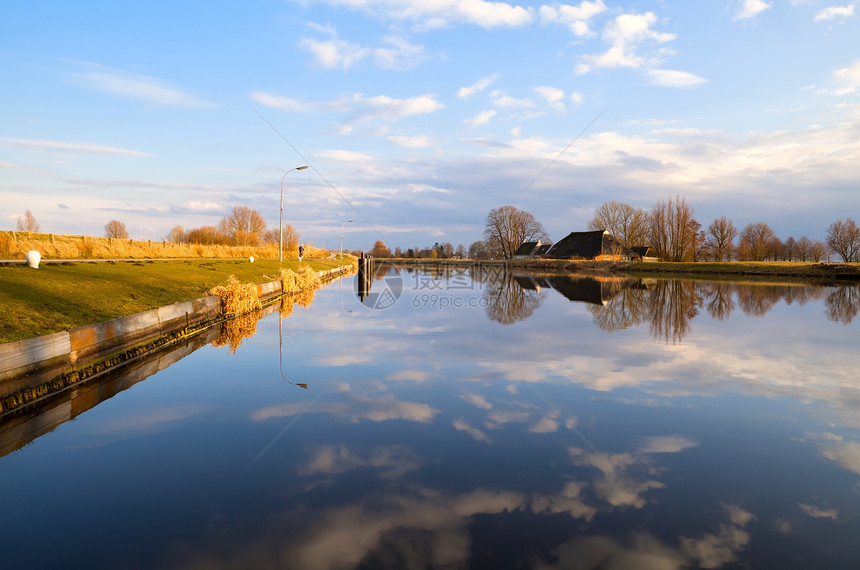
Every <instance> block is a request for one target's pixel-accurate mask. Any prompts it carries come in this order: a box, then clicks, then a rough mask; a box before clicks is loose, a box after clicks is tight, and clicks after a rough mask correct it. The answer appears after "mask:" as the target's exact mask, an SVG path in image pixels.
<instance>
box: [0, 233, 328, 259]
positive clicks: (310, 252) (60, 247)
mask: <svg viewBox="0 0 860 570" xmlns="http://www.w3.org/2000/svg"><path fill="white" fill-rule="evenodd" d="M30 250H36V251H38V252H39V253H41V254H42V257H43V258H45V259H152V258H170V259H173V258H185V257H207V258H236V257H251V256H254V257H256V258H258V259H277V257H278V246H277V245H265V246H259V247H252V246H229V245H204V244H188V243H169V242H166V241H151V240H136V239H116V238H101V237H91V236H76V235H56V234H37V233H25V232H11V231H2V232H0V258H3V259H23V258H24V256H25V255H26V254H27V252H28V251H30ZM288 253H291V254H292V255H293V257H295V256H296V255H298V252H297V251H296V252H288ZM326 256H328V252H326V251H325V250H322V249H318V248H313V247H310V246H309V247H308V248H307V249H306V250H305V257H308V258H310V257H319V258H322V257H326Z"/></svg>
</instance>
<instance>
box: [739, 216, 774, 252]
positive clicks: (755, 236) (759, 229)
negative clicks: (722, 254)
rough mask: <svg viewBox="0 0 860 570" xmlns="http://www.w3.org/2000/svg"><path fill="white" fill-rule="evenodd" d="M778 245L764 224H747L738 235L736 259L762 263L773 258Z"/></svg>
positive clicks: (769, 229) (770, 230)
mask: <svg viewBox="0 0 860 570" xmlns="http://www.w3.org/2000/svg"><path fill="white" fill-rule="evenodd" d="M779 243H780V242H779V239H778V238H777V237H776V234H775V233H774V231H773V230H772V229H771V227H770V226H769V225H767V224H766V223H764V222H753V223H749V224H747V225H746V226H744V229H743V230H741V233H740V243H739V244H738V257H739V258H740V259H741V260H743V261H764V260H766V259H768V258H769V257H772V256H773V252H774V251H775V249H776V248H777V247H778V245H779Z"/></svg>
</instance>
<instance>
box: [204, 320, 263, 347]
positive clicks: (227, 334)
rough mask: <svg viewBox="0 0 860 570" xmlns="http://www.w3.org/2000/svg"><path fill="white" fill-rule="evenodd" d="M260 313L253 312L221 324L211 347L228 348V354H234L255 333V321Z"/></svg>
mask: <svg viewBox="0 0 860 570" xmlns="http://www.w3.org/2000/svg"><path fill="white" fill-rule="evenodd" d="M261 316H262V312H261V311H253V312H250V313H247V314H245V315H240V316H238V317H236V318H233V319H229V320H227V321H224V322H223V323H221V334H219V335H218V338H216V339H215V340H213V341H212V346H229V347H230V354H235V353H236V350H238V348H239V346H240V345H241V344H242V341H243V340H245V339H246V338H250V337H252V336H254V335H255V334H256V333H257V321H259V320H260V317H261Z"/></svg>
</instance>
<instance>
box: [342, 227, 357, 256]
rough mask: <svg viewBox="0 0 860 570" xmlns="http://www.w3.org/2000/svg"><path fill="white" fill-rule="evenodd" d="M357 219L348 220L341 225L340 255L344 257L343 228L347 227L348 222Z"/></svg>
mask: <svg viewBox="0 0 860 570" xmlns="http://www.w3.org/2000/svg"><path fill="white" fill-rule="evenodd" d="M354 221H355V220H347V221H345V222H344V223H343V224H342V225H341V226H340V256H341V257H343V228H345V227H346V224H351V223H352V222H354Z"/></svg>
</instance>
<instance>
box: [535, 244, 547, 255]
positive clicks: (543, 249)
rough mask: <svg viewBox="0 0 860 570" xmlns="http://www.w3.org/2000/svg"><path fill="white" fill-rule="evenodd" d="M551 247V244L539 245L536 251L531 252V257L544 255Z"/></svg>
mask: <svg viewBox="0 0 860 570" xmlns="http://www.w3.org/2000/svg"><path fill="white" fill-rule="evenodd" d="M551 247H552V244H549V243H546V244H544V245H539V246H538V247H537V249H536V250H534V251H533V252H532V255H534V256H538V255H546V252H548V251H549V250H550V248H551Z"/></svg>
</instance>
